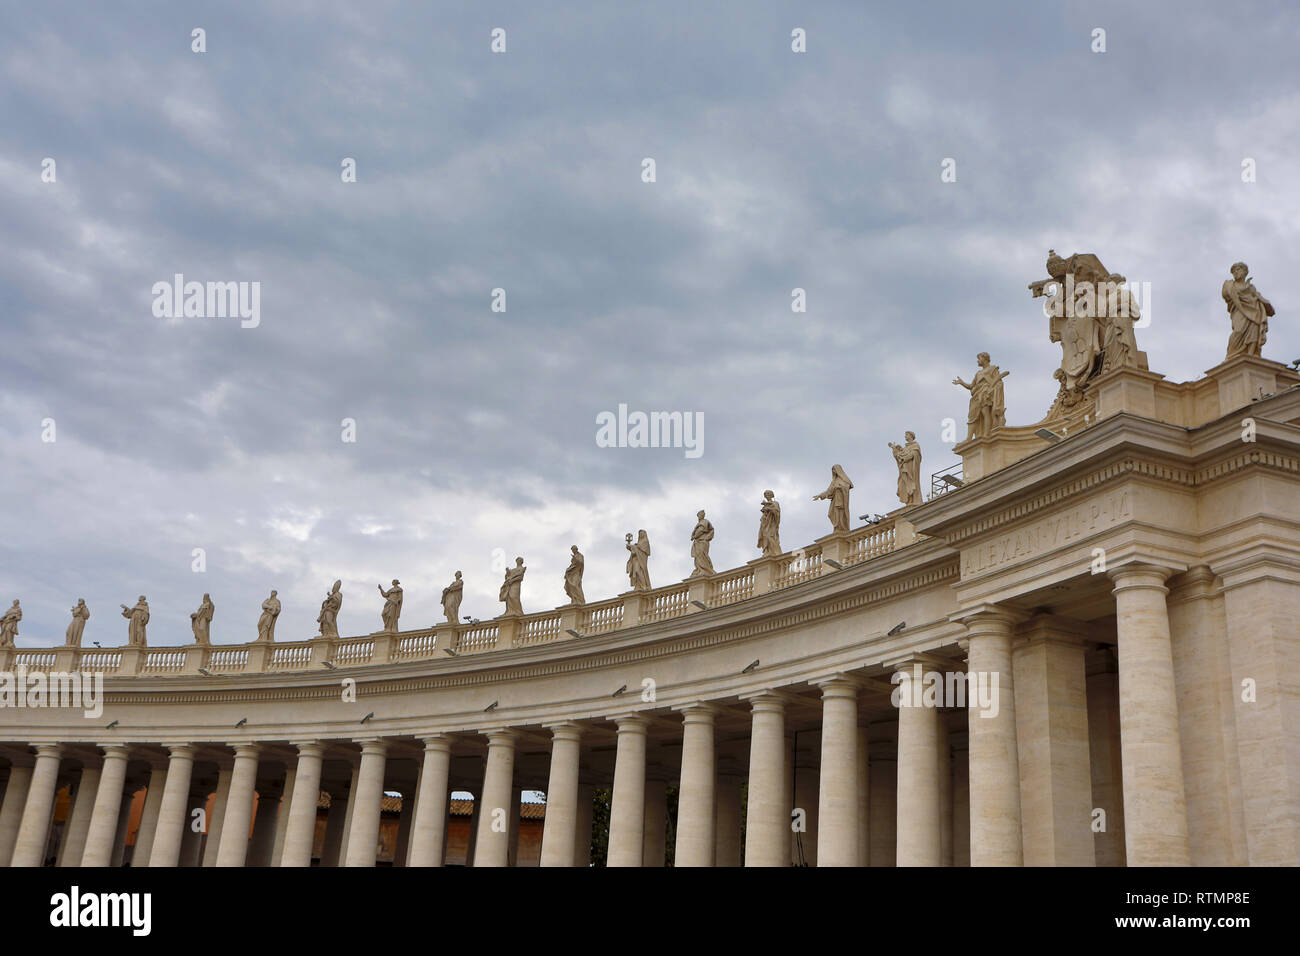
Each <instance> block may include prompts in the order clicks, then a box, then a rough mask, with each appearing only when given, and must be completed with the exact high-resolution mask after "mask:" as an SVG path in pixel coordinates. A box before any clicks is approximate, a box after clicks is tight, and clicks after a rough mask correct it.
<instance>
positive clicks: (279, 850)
mask: <svg viewBox="0 0 1300 956" xmlns="http://www.w3.org/2000/svg"><path fill="white" fill-rule="evenodd" d="M296 763H297V762H296V761H295V766H292V767H288V768H286V769H285V772H284V785H283V787H281V789H280V792H281V796H280V808H279V812H278V813H277V814H276V816H275V845H274V846H273V847H272V849H271V864H270V865H271V866H279V865H280V864H281V863H282V862H283V861H284V841H285V840H287V839H288V838H289V803H286V802H285V801H286V799H288V800H290V801H292V799H293V785H294V780H295V778H297V776H298V767H297V765H296ZM316 800H317V802H319V801H320V796H319V794H318V795H317V797H316Z"/></svg>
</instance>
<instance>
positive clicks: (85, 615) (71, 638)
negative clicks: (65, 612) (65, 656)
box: [63, 598, 90, 647]
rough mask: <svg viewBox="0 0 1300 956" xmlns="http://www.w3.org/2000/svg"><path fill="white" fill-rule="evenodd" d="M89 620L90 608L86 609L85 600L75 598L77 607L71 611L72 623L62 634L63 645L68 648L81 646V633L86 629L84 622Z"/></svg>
mask: <svg viewBox="0 0 1300 956" xmlns="http://www.w3.org/2000/svg"><path fill="white" fill-rule="evenodd" d="M89 620H90V608H88V607H86V599H85V598H77V606H76V607H74V608H73V609H72V623H71V624H69V625H68V629H67V631H66V632H64V635H63V643H64V644H66V645H67V646H68V647H80V646H81V633H82V631H84V630H85V629H86V622H87V621H89Z"/></svg>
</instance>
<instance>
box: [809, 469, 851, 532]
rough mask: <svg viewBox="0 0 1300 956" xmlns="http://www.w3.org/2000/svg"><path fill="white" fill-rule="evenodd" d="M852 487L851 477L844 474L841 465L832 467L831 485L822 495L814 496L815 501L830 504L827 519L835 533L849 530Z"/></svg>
mask: <svg viewBox="0 0 1300 956" xmlns="http://www.w3.org/2000/svg"><path fill="white" fill-rule="evenodd" d="M852 487H853V482H851V481H849V476H848V475H846V474H844V469H843V468H841V467H840V466H839V465H832V466H831V483H830V484H829V485H827V486H826V490H825V491H823V492H822V493H821V494H820V495H813V499H812V500H813V501H821V500H826V501H829V502H830V507H829V508H827V510H826V517H828V518H830V519H831V530H833V531H848V530H849V489H850V488H852Z"/></svg>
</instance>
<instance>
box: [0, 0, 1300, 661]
mask: <svg viewBox="0 0 1300 956" xmlns="http://www.w3.org/2000/svg"><path fill="white" fill-rule="evenodd" d="M4 20H5V25H4V29H3V30H0V128H2V129H3V130H4V134H3V136H2V137H0V236H2V240H3V251H4V255H3V256H0V333H2V337H0V442H2V443H3V445H2V447H3V451H4V453H3V457H2V458H0V462H2V465H3V472H2V474H0V488H2V489H3V508H0V599H2V600H3V604H4V605H5V606H7V605H8V603H9V601H10V600H12V599H13V598H15V597H16V598H21V599H22V603H23V608H24V611H25V618H24V620H23V623H22V625H21V627H20V638H19V640H20V644H22V645H25V646H33V645H43V644H54V643H59V642H61V641H62V636H63V631H64V628H65V627H66V625H67V621H68V608H70V607H71V606H72V604H73V603H74V602H75V600H76V598H78V597H84V598H85V599H86V601H87V603H88V604H89V605H90V608H91V613H92V617H91V620H90V622H89V624H88V625H87V629H86V635H85V640H86V642H87V643H90V642H92V641H99V642H101V643H102V644H104V645H105V646H109V645H115V644H121V643H124V642H125V637H126V622H125V621H123V620H122V619H121V618H120V617H119V616H118V614H119V610H118V605H120V604H123V603H126V604H132V603H134V601H135V599H136V597H137V596H138V595H140V594H146V595H148V598H149V602H150V605H151V607H152V611H153V619H152V622H151V624H150V626H149V638H150V643H151V644H178V643H184V642H188V641H189V640H191V635H190V630H189V613H190V612H191V611H193V610H194V609H195V608H196V607H197V606H198V603H199V600H200V598H201V596H202V594H203V593H204V592H205V591H206V592H210V593H211V595H212V599H213V601H214V603H215V605H216V617H215V620H214V622H213V639H214V641H216V642H219V643H234V642H240V641H245V640H250V639H252V638H253V637H255V636H256V621H257V617H258V613H259V609H258V608H259V604H260V602H261V601H262V600H263V599H264V598H265V597H266V594H267V592H268V590H269V589H270V588H273V587H274V588H277V589H278V590H279V592H280V597H281V599H282V601H283V603H284V612H283V614H282V615H281V618H280V623H279V627H278V629H277V637H278V639H280V640H294V639H305V638H308V637H310V636H312V635H313V634H314V633H315V630H316V624H315V618H316V614H317V611H318V609H319V605H320V601H321V598H322V597H323V596H324V594H325V592H326V590H327V589H328V588H329V586H330V584H331V583H332V582H333V581H334V580H335V579H336V578H341V579H342V580H343V587H344V603H343V610H342V613H341V615H340V618H339V626H340V630H341V632H342V633H344V634H362V633H369V632H371V631H373V630H376V629H378V627H379V626H380V618H379V611H380V607H381V604H382V601H381V599H380V598H379V595H378V593H377V592H376V590H375V585H376V584H378V583H379V582H384V583H385V584H386V583H387V582H388V581H389V580H391V579H392V578H394V577H397V578H400V579H401V581H402V584H403V586H404V588H405V592H406V605H405V608H404V611H403V616H402V623H403V627H406V628H410V627H417V626H424V625H427V624H430V623H432V622H434V621H436V620H438V619H439V618H440V613H439V610H440V609H439V605H438V595H439V591H440V590H441V588H442V587H443V586H444V585H445V584H446V583H447V582H448V581H449V580H450V578H451V576H452V574H453V572H455V571H456V570H458V569H459V570H461V571H463V572H464V575H465V580H466V596H465V603H464V606H463V611H464V612H466V613H471V614H474V615H475V616H478V617H483V618H487V617H490V616H493V615H495V614H496V613H498V611H499V609H500V607H501V605H500V604H498V602H497V600H496V591H497V587H498V585H499V582H500V579H501V571H500V567H501V562H502V559H503V558H506V559H509V560H510V561H511V563H513V558H514V556H515V555H522V556H523V557H524V558H525V560H526V562H527V564H528V567H529V572H528V576H527V578H526V580H525V582H524V588H523V600H524V607H525V610H539V609H544V608H549V607H553V606H556V605H559V604H561V603H563V602H564V600H565V598H564V593H563V589H562V583H561V582H562V574H563V570H564V567H565V565H566V563H567V560H568V546H569V545H570V544H573V543H577V544H578V545H579V546H580V547H581V548H582V550H583V551H584V552H585V553H586V556H587V582H586V592H587V596H588V599H589V600H594V599H596V598H603V597H607V596H612V595H614V594H615V593H617V592H619V591H621V590H625V589H626V586H627V579H626V577H625V576H624V574H623V564H624V560H625V558H626V552H625V551H624V549H623V535H624V533H625V532H627V531H636V530H637V529H638V528H645V529H647V530H648V532H649V534H650V537H651V541H652V545H653V548H654V553H653V557H652V558H651V578H652V581H653V582H654V583H655V584H663V583H669V582H672V581H677V580H680V579H682V578H683V577H685V575H686V574H687V573H688V572H689V571H690V568H691V562H690V557H689V544H688V537H689V534H690V530H691V528H692V526H693V524H694V521H695V512H696V510H698V509H700V508H704V509H706V510H707V511H708V513H709V517H710V518H711V520H712V521H713V522H714V524H715V526H716V527H717V538H716V540H715V542H714V546H713V556H714V563H715V565H717V567H719V568H727V567H734V566H737V565H739V564H741V563H743V562H744V561H746V560H748V559H750V558H752V557H754V556H755V554H756V551H755V547H754V545H755V537H756V527H757V519H758V503H759V501H760V499H761V494H762V491H763V489H764V488H772V489H774V490H775V491H776V493H777V497H778V499H779V500H781V502H782V503H783V506H784V525H783V528H782V539H783V542H784V543H785V545H786V546H787V547H795V546H798V545H800V544H806V543H808V542H810V541H811V540H812V539H813V538H815V537H817V536H819V535H822V534H824V533H825V532H826V531H827V530H829V528H828V525H827V522H826V517H825V506H824V504H823V503H822V502H813V501H811V500H810V499H811V496H812V495H813V494H815V493H817V492H819V491H821V490H822V489H823V488H824V487H825V485H826V483H827V481H828V479H829V475H830V467H831V465H832V464H834V463H840V464H842V465H843V466H844V468H845V470H846V471H847V472H848V474H849V475H850V476H851V477H852V479H853V480H854V482H855V485H856V488H855V490H854V493H853V513H854V514H855V515H857V514H861V513H864V512H885V511H888V510H891V509H893V508H894V507H896V506H897V501H896V499H895V497H894V483H895V475H896V472H895V469H894V466H893V462H892V460H891V458H890V455H889V451H888V449H887V447H886V442H887V441H891V440H892V441H898V440H900V439H901V438H902V434H903V432H904V430H906V429H912V430H914V431H916V433H917V435H918V438H919V440H920V442H921V444H922V447H923V450H924V455H925V460H924V464H923V468H922V471H923V473H924V474H925V475H926V476H928V475H929V474H930V472H932V471H936V470H938V469H940V468H943V467H946V466H948V465H950V464H952V463H953V462H955V461H956V458H955V456H954V455H953V453H952V451H951V446H950V444H948V443H945V442H944V441H942V438H941V431H942V427H943V421H944V419H945V418H949V417H951V418H955V419H957V420H958V421H959V422H962V423H963V425H962V429H961V431H962V432H963V433H964V415H965V409H966V397H967V395H966V392H964V391H963V390H962V389H960V388H957V387H956V386H953V385H951V384H950V382H951V380H952V379H953V377H954V376H956V375H961V376H962V377H963V378H967V379H969V378H970V376H971V374H972V373H973V372H974V370H975V361H974V355H975V353H976V352H977V351H979V350H981V349H987V350H988V351H990V352H991V353H992V354H993V360H994V361H995V362H996V363H997V364H999V365H1000V366H1001V367H1002V368H1004V369H1010V370H1011V372H1012V374H1011V376H1010V377H1009V378H1008V379H1007V406H1008V409H1007V417H1008V421H1009V422H1010V423H1011V424H1029V423H1032V422H1035V421H1037V420H1039V419H1040V418H1041V417H1042V415H1043V414H1044V412H1045V411H1046V410H1047V408H1048V406H1049V405H1050V403H1051V400H1052V397H1053V395H1054V393H1055V383H1054V382H1053V380H1052V378H1051V373H1052V371H1053V369H1054V368H1055V367H1056V366H1057V364H1058V363H1059V360H1060V351H1059V346H1057V345H1054V344H1052V343H1051V342H1050V341H1049V340H1048V337H1047V322H1046V319H1045V318H1044V317H1043V314H1042V311H1041V308H1042V300H1033V299H1031V298H1030V296H1029V294H1028V292H1027V290H1026V285H1027V284H1028V283H1029V282H1030V281H1032V280H1034V279H1038V278H1043V277H1045V275H1046V273H1045V270H1044V268H1043V261H1044V258H1045V255H1046V251H1047V249H1048V247H1049V246H1050V247H1054V248H1055V249H1056V250H1057V251H1058V252H1060V253H1061V254H1062V255H1069V254H1070V253H1072V252H1095V253H1097V254H1098V255H1099V256H1100V257H1101V259H1102V261H1103V262H1104V263H1105V264H1106V266H1107V267H1108V268H1109V269H1111V270H1112V271H1117V272H1122V273H1123V274H1125V275H1126V276H1127V277H1128V278H1129V279H1130V281H1133V282H1149V283H1150V289H1151V301H1150V303H1149V305H1148V308H1147V310H1146V311H1147V313H1148V315H1149V316H1150V319H1151V325H1150V327H1149V328H1145V329H1140V330H1139V331H1138V337H1139V344H1140V346H1141V347H1142V348H1143V349H1145V350H1146V351H1147V353H1148V355H1149V357H1150V363H1151V367H1152V368H1153V369H1154V370H1155V371H1159V372H1162V373H1164V374H1166V375H1167V376H1168V377H1169V378H1170V379H1171V380H1174V381H1183V380H1187V379H1191V378H1195V377H1198V376H1199V375H1200V374H1202V372H1203V371H1204V370H1205V369H1207V368H1209V367H1211V366H1213V365H1215V364H1216V363H1217V362H1218V361H1219V360H1220V359H1221V358H1222V357H1223V350H1224V346H1225V343H1226V339H1227V334H1228V322H1227V316H1226V313H1225V311H1224V306H1223V303H1222V301H1221V299H1220V296H1219V286H1220V284H1221V283H1222V281H1223V279H1225V278H1227V274H1228V273H1227V270H1228V266H1229V265H1230V264H1231V263H1232V262H1234V261H1235V260H1237V259H1244V260H1245V261H1246V262H1247V263H1248V264H1249V266H1250V269H1251V273H1252V275H1253V276H1254V277H1255V279H1256V282H1257V285H1258V287H1259V289H1260V291H1261V292H1262V294H1264V295H1265V296H1266V297H1268V298H1270V299H1271V300H1272V301H1273V303H1274V305H1275V306H1276V308H1277V313H1278V314H1277V318H1276V319H1275V320H1274V322H1273V329H1272V331H1271V333H1270V339H1269V343H1268V345H1267V346H1266V349H1265V354H1266V355H1267V356H1269V357H1272V358H1275V359H1279V360H1283V361H1290V360H1291V359H1293V358H1296V357H1300V331H1297V326H1296V322H1295V319H1294V316H1295V315H1296V314H1297V311H1298V308H1300V307H1298V306H1297V305H1296V304H1297V303H1300V277H1297V272H1296V269H1295V266H1294V264H1293V262H1294V256H1295V253H1296V250H1297V248H1298V244H1297V241H1296V240H1297V236H1296V233H1297V230H1300V216H1297V209H1298V208H1300V182H1298V179H1297V176H1298V175H1300V174H1298V170H1300V162H1298V161H1297V155H1296V149H1295V146H1296V142H1295V135H1296V129H1297V119H1298V118H1300V94H1298V93H1297V90H1298V89H1300V84H1298V82H1297V81H1298V80H1300V61H1298V60H1297V58H1296V56H1295V36H1296V34H1297V29H1298V28H1300V8H1297V7H1296V6H1295V4H1294V3H1275V4H1271V3H1256V4H1252V3H1244V4H1234V5H1232V8H1231V10H1230V9H1229V7H1228V5H1226V4H1223V3H1221V2H1218V0H1211V2H1185V0H1184V2H1177V3H1173V2H1169V3H1155V2H1148V3H1142V4H1131V3H1127V2H1125V3H1087V4H1083V3H1079V4H1064V5H1058V4H1055V3H1051V2H1043V0H1035V2H1026V3H998V4H972V3H969V2H957V3H951V4H948V3H944V4H937V3H888V4H886V3H864V2H850V3H818V4H814V5H805V4H795V3H777V2H761V0H743V2H710V3H700V2H658V3H654V4H644V5H638V7H637V8H635V9H634V8H633V7H632V5H630V4H607V3H586V4H577V3H570V4H560V3H545V4H538V3H534V2H528V3H500V2H492V3H472V4H471V3H427V4H426V3H420V4H416V3H407V4H399V3H384V2H367V3H361V4H358V3H354V2H348V3H334V4H327V3H317V2H312V3H307V2H300V3H295V2H282V3H276V4H261V3H211V4H191V5H177V4H165V3H130V4H112V5H101V4H80V5H76V4H38V5H35V6H31V5H27V6H24V7H22V10H21V13H19V12H18V10H17V7H16V6H15V5H10V6H9V9H8V12H7V13H6V16H5V18H4ZM196 27H201V28H203V29H204V30H205V31H206V47H207V49H206V52H203V53H195V52H193V51H192V49H191V44H192V39H191V31H192V30H193V29H194V28H196ZM498 27H499V28H501V29H503V30H504V31H505V38H506V52H504V53H493V52H492V51H491V49H490V45H491V33H492V31H493V29H494V28H498ZM796 27H798V28H802V29H804V30H805V31H806V35H807V52H806V53H795V52H792V50H791V31H792V30H793V29H795V28H796ZM1098 27H1100V28H1103V29H1104V30H1105V31H1106V37H1105V39H1106V52H1104V53H1094V52H1092V51H1091V46H1092V44H1093V39H1092V31H1093V30H1094V28H1098ZM47 157H49V158H52V159H54V160H55V171H56V180H55V181H54V182H52V183H51V182H43V181H42V175H41V174H42V162H43V160H44V159H45V158H47ZM647 157H649V158H653V159H654V160H655V164H656V174H657V179H656V181H655V182H654V183H646V182H643V181H642V161H643V159H645V158H647ZM345 158H352V159H354V160H355V162H356V169H357V181H356V182H355V183H344V182H342V177H341V175H340V173H341V163H342V161H343V160H344V159H345ZM945 158H952V159H954V160H955V161H956V171H957V181H956V182H950V183H944V182H941V178H940V172H941V163H942V161H943V160H944V159H945ZM1246 158H1251V159H1253V160H1254V161H1255V165H1256V169H1257V181H1256V182H1254V183H1243V182H1242V175H1241V170H1242V161H1243V159H1246ZM175 273H183V274H184V275H185V277H186V278H187V279H188V280H198V281H205V282H206V281H244V282H254V281H255V282H259V283H260V287H261V316H260V324H259V325H258V326H257V327H256V328H241V324H240V322H239V320H238V319H230V318H197V317H191V318H180V319H167V318H159V317H156V316H155V315H154V314H153V309H152V305H153V294H152V291H151V290H152V287H153V285H154V283H156V282H159V281H168V282H169V281H171V278H172V276H173V275H174V274H175ZM796 287H798V288H803V289H805V290H806V294H807V312H806V313H803V314H797V313H794V312H792V311H791V306H790V302H791V290H792V289H794V288H796ZM494 288H503V289H505V290H506V311H505V312H503V313H502V312H493V311H492V309H491V302H492V290H493V289H494ZM620 403H624V404H626V405H628V406H629V408H630V409H633V410H644V411H656V410H676V411H683V412H692V413H696V412H698V413H702V414H703V417H704V422H705V431H704V446H703V454H702V455H701V456H700V457H698V458H693V459H692V458H687V457H686V456H685V455H684V454H683V450H682V449H618V448H602V447H598V446H597V443H596V441H595V435H596V416H597V415H598V414H599V413H600V412H602V411H613V410H615V409H617V407H618V405H619V404H620ZM46 419H53V420H54V428H55V431H54V437H55V440H54V441H53V442H50V441H46V440H43V438H48V437H49V429H48V426H44V425H43V424H42V423H43V422H44V420H46ZM344 419H353V420H354V421H355V423H356V441H355V442H345V441H343V440H342V432H343V429H342V426H341V423H342V421H343V420H344ZM196 548H202V549H204V551H205V552H206V565H207V566H206V571H205V572H203V573H196V572H195V571H194V570H192V564H193V559H192V554H193V551H194V549H196Z"/></svg>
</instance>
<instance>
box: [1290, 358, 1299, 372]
mask: <svg viewBox="0 0 1300 956" xmlns="http://www.w3.org/2000/svg"><path fill="white" fill-rule="evenodd" d="M1290 367H1291V368H1293V369H1295V370H1296V371H1297V372H1300V359H1292V360H1291V365H1290Z"/></svg>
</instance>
